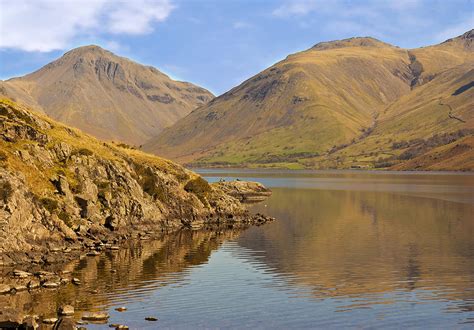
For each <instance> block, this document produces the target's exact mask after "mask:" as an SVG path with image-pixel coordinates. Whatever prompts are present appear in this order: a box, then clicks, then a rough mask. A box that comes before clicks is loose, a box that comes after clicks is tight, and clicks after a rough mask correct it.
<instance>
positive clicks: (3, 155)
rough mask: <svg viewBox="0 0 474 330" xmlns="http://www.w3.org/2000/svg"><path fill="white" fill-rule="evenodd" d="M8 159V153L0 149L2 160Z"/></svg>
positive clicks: (0, 159) (0, 160)
mask: <svg viewBox="0 0 474 330" xmlns="http://www.w3.org/2000/svg"><path fill="white" fill-rule="evenodd" d="M7 159H8V156H7V153H6V152H4V151H2V150H0V162H5V161H6V160H7Z"/></svg>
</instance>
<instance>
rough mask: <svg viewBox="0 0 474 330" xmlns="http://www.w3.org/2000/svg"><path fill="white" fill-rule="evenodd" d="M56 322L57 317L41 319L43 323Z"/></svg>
mask: <svg viewBox="0 0 474 330" xmlns="http://www.w3.org/2000/svg"><path fill="white" fill-rule="evenodd" d="M56 322H58V319H57V318H55V317H50V318H47V319H43V323H44V324H54V323H56Z"/></svg>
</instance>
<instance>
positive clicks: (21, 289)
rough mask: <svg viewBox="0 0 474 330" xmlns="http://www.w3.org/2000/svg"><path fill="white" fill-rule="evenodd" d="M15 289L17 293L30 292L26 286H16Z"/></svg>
mask: <svg viewBox="0 0 474 330" xmlns="http://www.w3.org/2000/svg"><path fill="white" fill-rule="evenodd" d="M13 289H14V290H15V291H16V292H20V291H26V290H28V288H27V287H26V285H15V286H14V287H13Z"/></svg>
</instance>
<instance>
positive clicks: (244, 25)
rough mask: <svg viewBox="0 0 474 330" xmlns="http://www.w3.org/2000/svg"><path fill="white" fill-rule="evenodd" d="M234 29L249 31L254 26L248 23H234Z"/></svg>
mask: <svg viewBox="0 0 474 330" xmlns="http://www.w3.org/2000/svg"><path fill="white" fill-rule="evenodd" d="M232 27H233V28H234V29H248V28H251V27H253V25H252V24H250V23H248V22H244V21H237V22H234V24H232Z"/></svg>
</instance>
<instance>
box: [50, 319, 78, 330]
mask: <svg viewBox="0 0 474 330" xmlns="http://www.w3.org/2000/svg"><path fill="white" fill-rule="evenodd" d="M53 329H54V330H76V329H77V327H76V322H75V321H74V319H73V318H71V317H63V318H60V319H59V321H58V322H57V323H56V324H55V325H54V328H53Z"/></svg>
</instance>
